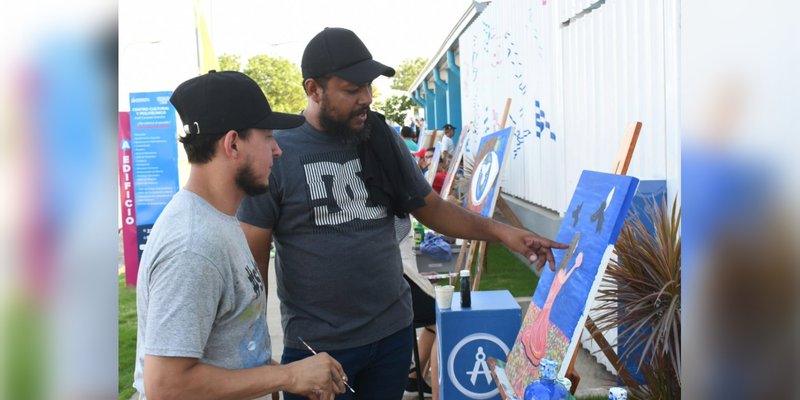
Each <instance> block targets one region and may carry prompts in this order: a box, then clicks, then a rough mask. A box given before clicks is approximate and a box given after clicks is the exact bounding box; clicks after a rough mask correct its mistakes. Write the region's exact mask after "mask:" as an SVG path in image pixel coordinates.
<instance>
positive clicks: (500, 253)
mask: <svg viewBox="0 0 800 400" xmlns="http://www.w3.org/2000/svg"><path fill="white" fill-rule="evenodd" d="M487 249H488V250H487V263H486V264H487V271H485V272H484V273H483V274H481V284H480V290H503V289H507V290H508V291H510V292H511V295H512V296H514V297H530V296H533V291H534V290H535V289H536V284H537V283H539V277H538V276H537V275H536V274H535V273H534V272H533V271H532V270H531V269H530V268H529V267H528V266H527V265H525V264H524V263H523V262H522V261H521V260H520V259H519V258H517V256H515V255H514V254H512V253H511V252H510V251H508V249H506V248H505V247H503V245H501V244H498V243H491V244H489V246H488V248H487ZM475 253H476V254H475V259H476V261H475V264H477V258H478V256H477V251H476V252H475ZM472 271H473V272H472V275H471V276H472V279H473V280H474V279H475V272H474V271H475V268H474V267H473V269H472ZM459 287H460V285H459V284H458V283H456V288H455V290H456V291H458V290H459Z"/></svg>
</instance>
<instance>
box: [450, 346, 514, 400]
mask: <svg viewBox="0 0 800 400" xmlns="http://www.w3.org/2000/svg"><path fill="white" fill-rule="evenodd" d="M508 352H509V348H508V346H507V345H506V344H505V343H503V341H502V340H500V339H499V338H498V337H497V336H494V335H491V334H488V333H483V332H482V333H474V334H472V335H469V336H467V337H465V338H464V339H461V341H459V342H458V343H457V344H456V345H455V346H454V347H453V351H451V352H450V357H448V359H447V373H448V376H449V377H450V382H453V386H455V387H456V389H457V390H458V391H459V392H461V394H463V395H464V396H467V397H469V398H472V399H488V398H491V397H494V396H497V394H498V393H499V391H498V390H497V386H496V385H495V383H494V380H493V379H492V372H491V370H490V369H489V363H488V360H489V357H494V358H496V359H503V360H504V359H506V357H507V356H508Z"/></svg>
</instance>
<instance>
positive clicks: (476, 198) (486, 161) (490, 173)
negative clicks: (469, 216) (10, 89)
mask: <svg viewBox="0 0 800 400" xmlns="http://www.w3.org/2000/svg"><path fill="white" fill-rule="evenodd" d="M512 131H513V129H512V128H510V127H509V128H506V129H503V130H501V131H497V132H495V133H492V134H490V135H487V136H484V137H483V138H481V143H480V145H479V146H478V156H477V157H475V164H474V167H473V169H472V177H471V178H470V182H469V189H468V190H467V196H466V198H465V199H464V208H466V209H467V210H470V211H474V212H476V213H479V214H481V215H483V216H484V217H488V218H491V217H492V212H493V211H494V206H495V203H496V202H497V195H498V191H499V189H500V174H501V173H502V172H503V164H504V163H505V161H506V158H507V153H508V144H509V138H510V137H511V133H512Z"/></svg>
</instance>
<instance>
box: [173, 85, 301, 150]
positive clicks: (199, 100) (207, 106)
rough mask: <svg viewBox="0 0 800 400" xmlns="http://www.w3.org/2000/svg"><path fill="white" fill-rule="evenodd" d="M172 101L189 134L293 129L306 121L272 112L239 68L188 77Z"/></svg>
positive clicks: (262, 94)
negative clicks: (252, 129)
mask: <svg viewBox="0 0 800 400" xmlns="http://www.w3.org/2000/svg"><path fill="white" fill-rule="evenodd" d="M169 101H170V103H172V105H173V106H175V110H176V111H178V115H180V116H181V121H183V124H184V125H183V130H184V132H185V133H186V134H187V135H190V134H195V135H196V134H222V133H225V132H227V131H229V130H231V129H232V130H239V129H250V128H261V129H290V128H296V127H298V126H300V125H303V122H305V118H304V117H303V116H301V115H293V114H284V113H278V112H273V111H272V108H271V107H270V106H269V102H268V101H267V97H266V96H264V92H262V91H261V88H260V87H259V86H258V84H257V83H256V82H255V81H254V80H252V79H251V78H250V77H249V76H247V75H245V74H243V73H241V72H236V71H220V72H217V71H214V70H211V71H208V73H207V74H205V75H200V76H198V77H194V78H192V79H189V80H188V81H186V82H183V83H181V84H180V85H178V87H177V88H176V89H175V91H174V92H172V97H170V99H169Z"/></svg>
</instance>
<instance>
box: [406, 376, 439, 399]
mask: <svg viewBox="0 0 800 400" xmlns="http://www.w3.org/2000/svg"><path fill="white" fill-rule="evenodd" d="M405 394H406V395H409V396H416V395H418V394H419V387H418V386H417V378H408V382H406V392H405ZM422 394H423V395H424V397H433V389H432V388H431V387H430V385H428V382H425V380H424V379H423V380H422Z"/></svg>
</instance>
